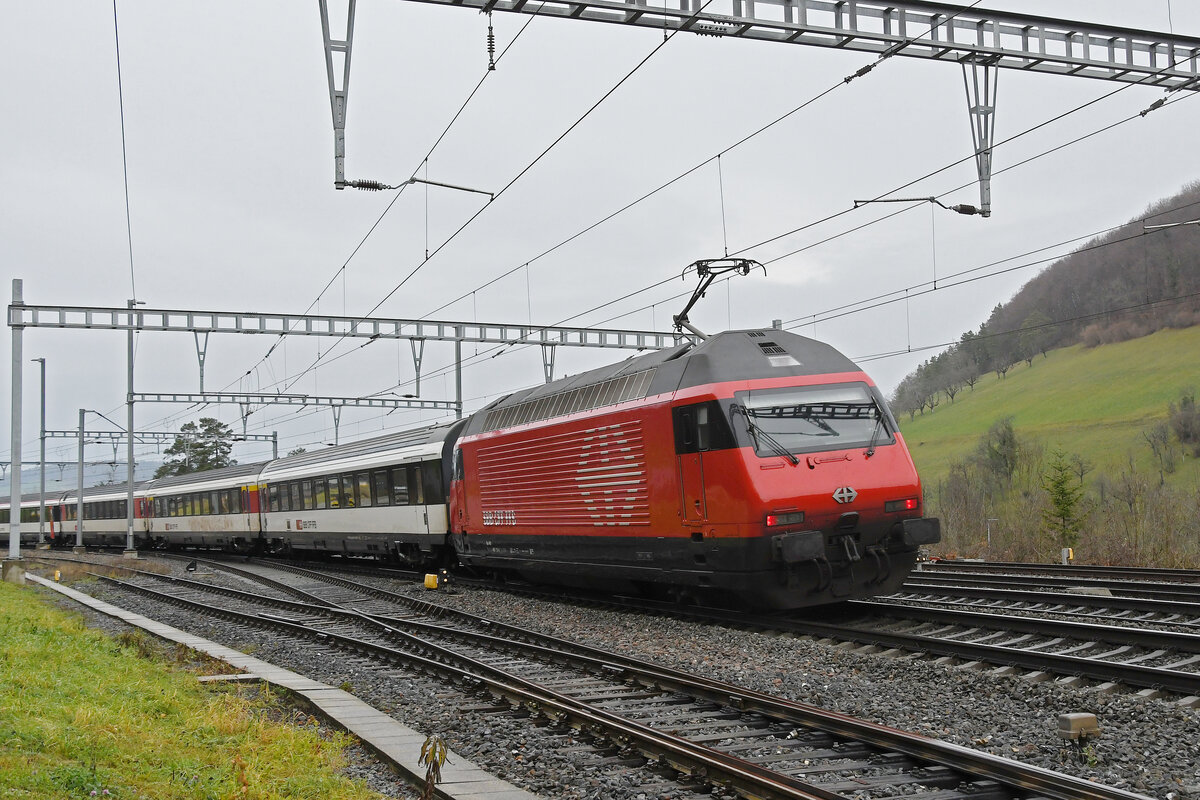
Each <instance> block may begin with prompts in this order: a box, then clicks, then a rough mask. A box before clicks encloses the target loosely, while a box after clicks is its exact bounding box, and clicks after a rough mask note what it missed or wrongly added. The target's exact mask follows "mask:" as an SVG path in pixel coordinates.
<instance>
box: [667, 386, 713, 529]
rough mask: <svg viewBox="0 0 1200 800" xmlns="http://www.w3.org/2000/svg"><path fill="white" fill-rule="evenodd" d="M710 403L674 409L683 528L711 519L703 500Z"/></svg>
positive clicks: (710, 411)
mask: <svg viewBox="0 0 1200 800" xmlns="http://www.w3.org/2000/svg"><path fill="white" fill-rule="evenodd" d="M712 411H713V409H712V408H711V404H709V403H698V404H696V405H691V406H681V407H679V408H676V409H674V415H675V454H676V458H677V459H678V461H679V491H680V502H681V505H682V509H681V513H680V519H681V521H682V522H683V524H684V525H699V524H701V523H703V522H704V521H705V520H706V519H708V509H707V507H706V504H705V499H704V452H705V451H706V450H708V441H707V438H708V430H709V415H710V414H711V413H712Z"/></svg>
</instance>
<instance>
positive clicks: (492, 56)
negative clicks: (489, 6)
mask: <svg viewBox="0 0 1200 800" xmlns="http://www.w3.org/2000/svg"><path fill="white" fill-rule="evenodd" d="M487 68H488V70H496V31H493V30H492V12H491V11H488V12H487Z"/></svg>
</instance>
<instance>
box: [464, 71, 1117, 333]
mask: <svg viewBox="0 0 1200 800" xmlns="http://www.w3.org/2000/svg"><path fill="white" fill-rule="evenodd" d="M880 60H882V58H881V59H880ZM867 71H869V70H865V71H864V70H860V73H858V74H865V73H866V72H867ZM853 77H857V74H856V76H853ZM848 80H849V79H848ZM1133 85H1137V84H1126V85H1124V86H1122V87H1121V88H1120V89H1117V90H1116V91H1114V92H1110V93H1108V94H1106V95H1104V96H1102V97H1100V98H1097V99H1096V100H1093V101H1090V102H1089V103H1087V104H1084V105H1083V106H1080V107H1079V108H1078V109H1072V110H1071V111H1068V112H1066V113H1065V114H1063V115H1059V116H1058V117H1055V118H1052V119H1051V120H1047V121H1046V122H1044V123H1042V124H1041V125H1040V126H1037V127H1041V126H1044V125H1046V124H1049V123H1051V122H1053V121H1056V120H1057V119H1061V118H1062V117H1063V116H1066V115H1067V114H1070V113H1073V112H1074V111H1075V110H1079V109H1081V108H1085V107H1087V106H1088V105H1091V104H1093V103H1095V102H1098V101H1100V100H1103V99H1105V98H1106V97H1110V96H1112V95H1113V94H1115V93H1116V92H1118V91H1122V90H1123V89H1125V88H1129V87H1130V86H1133ZM1037 127H1035V128H1032V129H1030V131H1032V130H1036V129H1037ZM1028 132H1029V131H1026V132H1023V133H1022V134H1018V136H1020V135H1024V133H1028ZM753 135H755V134H751V136H753ZM748 138H750V137H747V139H748ZM1015 138H1017V137H1010V139H1006V140H1004V141H1003V142H1000V143H998V145H997V146H999V145H1000V144H1004V143H1006V142H1009V141H1012V140H1013V139H1015ZM735 146H736V145H735ZM722 152H727V150H726V151H722ZM968 158H969V157H968ZM709 160H711V159H709ZM965 160H967V159H965V158H964V159H962V160H960V161H959V162H955V164H958V163H962V161H965ZM704 163H707V161H706V162H703V163H702V164H700V165H697V166H698V167H699V166H703V164H704ZM951 166H953V165H951ZM946 168H948V167H946ZM946 168H943V169H946ZM1011 168H1012V167H1009V168H1007V169H1011ZM939 171H940V170H939ZM1003 171H1004V170H1002V171H1001V172H1003ZM934 174H936V172H935V173H930V174H929V175H927V176H924V177H922V178H918V179H916V180H915V181H913V182H912V183H916V182H919V181H920V180H923V179H924V178H925V177H929V176H932V175H934ZM680 177H683V176H680ZM912 183H910V184H906V186H908V185H912ZM665 185H666V184H665ZM665 185H664V187H665ZM967 185H970V184H967ZM900 188H904V187H900ZM656 191H657V190H656ZM893 191H897V190H893ZM651 194H652V193H651ZM648 196H650V195H649V194H647V195H644V196H643V198H641V199H644V198H645V197H648ZM637 202H640V199H639V200H638V201H635V202H634V203H631V204H629V205H628V206H626V207H625V209H627V208H630V207H632V206H633V205H636V203H637ZM625 209H622V210H625ZM617 213H619V212H617ZM834 216H840V214H839V215H834ZM610 218H611V216H610V217H608V218H606V219H610ZM828 219H832V217H827V218H825V219H823V220H820V221H818V222H822V221H827V220H828ZM868 224H874V223H868ZM806 227H809V226H806ZM862 227H865V226H859V227H858V228H856V229H855V230H860V229H861V228H862ZM797 230H800V229H797ZM792 232H796V231H795V230H794V231H792ZM583 233H584V231H581V232H580V233H579V234H576V236H578V235H582V234H583ZM785 235H786V234H785ZM841 235H845V234H841ZM759 244H760V245H761V244H762V243H759ZM755 246H759V245H752V246H751V247H755ZM738 252H744V250H743V251H738ZM773 260H778V259H773ZM531 261H532V259H531ZM528 263H530V262H529V261H526V262H523V263H522V264H521V265H519V266H518V267H516V269H520V268H521V267H525V268H526V269H527V270H528V267H527V266H526V264H528ZM506 274H510V273H506ZM500 277H503V276H500ZM500 277H497V278H495V279H493V280H492V281H489V282H488V283H487V284H484V286H487V285H491V284H492V283H494V282H495V281H496V280H499V279H500ZM655 286H656V285H652V286H650V287H647V288H646V290H647V291H648V290H650V289H653V288H655ZM628 296H629V295H626V297H628ZM621 299H625V298H619V299H618V301H614V302H619V301H620V300H621ZM444 307H445V306H443V308H444ZM583 313H590V312H583Z"/></svg>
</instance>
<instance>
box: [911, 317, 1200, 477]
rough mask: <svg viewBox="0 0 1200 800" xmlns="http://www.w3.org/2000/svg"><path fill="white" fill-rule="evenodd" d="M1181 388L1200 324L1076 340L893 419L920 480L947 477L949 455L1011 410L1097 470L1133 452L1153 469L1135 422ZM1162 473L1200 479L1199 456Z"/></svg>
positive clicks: (1163, 411)
mask: <svg viewBox="0 0 1200 800" xmlns="http://www.w3.org/2000/svg"><path fill="white" fill-rule="evenodd" d="M1185 389H1193V390H1200V327H1192V328H1186V329H1183V330H1163V331H1159V332H1158V333H1155V334H1153V335H1151V336H1146V337H1143V338H1141V339H1134V340H1132V341H1128V342H1121V343H1119V344H1111V345H1103V346H1100V347H1096V348H1093V349H1085V348H1083V347H1082V346H1081V345H1076V346H1074V347H1069V348H1064V349H1061V350H1054V351H1051V352H1050V353H1049V354H1048V356H1047V357H1046V358H1043V357H1041V356H1038V357H1037V358H1035V359H1034V362H1033V365H1032V366H1027V365H1026V364H1025V362H1024V361H1022V362H1020V363H1019V364H1018V365H1016V366H1014V367H1013V368H1012V369H1011V370H1009V372H1008V375H1007V376H1006V377H1005V378H1002V379H997V378H996V376H995V374H994V373H990V374H988V375H987V376H985V377H984V378H982V379H981V380H980V381H979V383H977V384H976V385H975V389H974V391H972V390H971V389H963V391H962V392H961V393H959V394H958V396H957V399H956V401H955V402H954V403H951V402H950V401H948V400H946V399H945V397H943V399H942V403H941V405H939V406H938V407H937V408H936V409H934V411H933V412H932V413H929V412H926V413H925V415H924V416H921V415H920V414H918V415H917V416H916V417H915V418H914V419H912V420H911V421H910V420H909V418H908V415H907V414H905V415H902V416H901V418H900V428H901V431H902V432H903V433H904V437H905V439H906V440H907V441H908V444H909V447H910V448H911V450H912V454H913V459H914V460H915V461H916V464H917V468H918V470H919V471H920V473H921V478H922V480H923V482H924V483H925V485H926V487H934V486H936V485H937V484H938V482H939V481H940V480H942V479H943V478H945V476H946V474H947V472H948V471H949V466H950V464H951V463H952V462H953V461H957V460H961V459H963V458H965V457H966V456H967V455H969V454H970V453H971V452H972V451H973V450H974V449H975V447H976V445H977V443H978V442H979V439H980V437H981V436H983V434H984V433H986V432H987V430H988V428H989V427H990V426H991V425H992V424H993V423H994V422H995V421H996V420H998V419H1001V418H1002V417H1005V416H1011V417H1012V418H1013V426H1014V428H1015V429H1016V431H1017V434H1018V436H1021V437H1023V438H1027V439H1036V440H1037V441H1038V442H1040V443H1041V444H1042V445H1044V446H1045V448H1046V452H1047V453H1049V452H1050V451H1051V450H1054V449H1055V448H1059V449H1061V450H1063V451H1064V452H1066V453H1067V454H1072V453H1076V454H1079V455H1080V456H1082V457H1083V458H1084V459H1085V460H1087V461H1088V462H1090V463H1091V464H1093V465H1094V467H1095V472H1094V473H1093V474H1092V475H1090V476H1089V481H1090V480H1091V479H1092V478H1094V477H1095V476H1096V475H1098V474H1100V473H1108V474H1109V475H1116V474H1117V473H1118V472H1120V471H1121V470H1122V469H1123V468H1127V465H1128V462H1129V458H1130V457H1131V456H1132V457H1133V459H1134V463H1135V465H1136V467H1137V469H1138V470H1139V471H1142V470H1144V471H1146V472H1154V473H1156V472H1157V470H1158V466H1157V461H1156V460H1155V459H1154V456H1153V454H1152V452H1151V450H1150V447H1149V445H1147V443H1146V440H1145V439H1144V438H1143V437H1142V432H1143V431H1146V430H1148V429H1149V428H1150V427H1151V426H1153V425H1154V424H1156V423H1158V422H1163V421H1165V420H1166V418H1167V404H1168V403H1170V402H1172V401H1174V402H1176V404H1178V401H1179V396H1180V394H1181V393H1182V392H1183V391H1184V390H1185ZM1167 481H1168V482H1169V483H1172V484H1175V485H1178V486H1196V485H1197V484H1198V483H1200V459H1195V458H1181V459H1180V461H1179V464H1178V469H1177V470H1176V472H1175V474H1174V475H1168V476H1167Z"/></svg>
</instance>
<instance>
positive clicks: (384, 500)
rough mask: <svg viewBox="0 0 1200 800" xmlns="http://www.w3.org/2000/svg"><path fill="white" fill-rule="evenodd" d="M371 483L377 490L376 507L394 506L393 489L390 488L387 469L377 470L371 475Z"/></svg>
mask: <svg viewBox="0 0 1200 800" xmlns="http://www.w3.org/2000/svg"><path fill="white" fill-rule="evenodd" d="M371 483H372V484H373V485H374V488H375V505H377V506H390V505H391V504H392V487H391V486H388V473H387V470H386V469H377V470H375V471H374V472H372V473H371Z"/></svg>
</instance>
